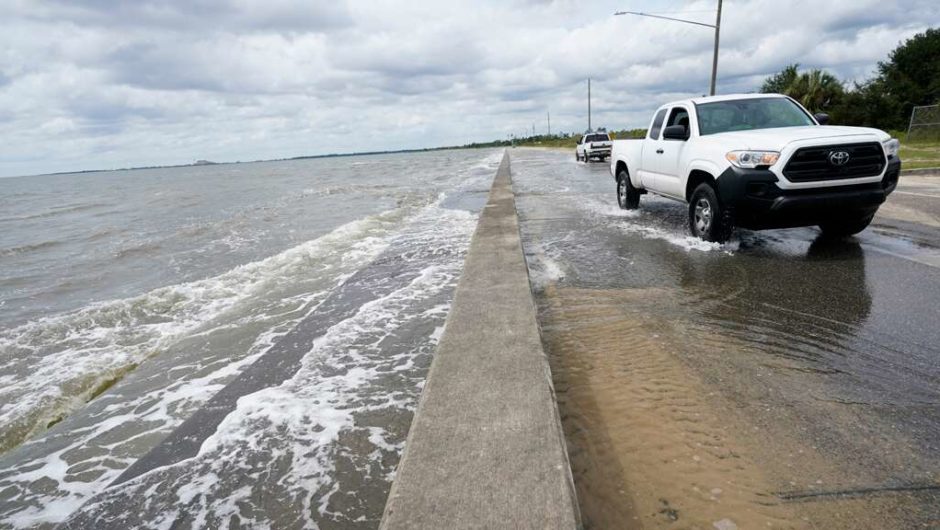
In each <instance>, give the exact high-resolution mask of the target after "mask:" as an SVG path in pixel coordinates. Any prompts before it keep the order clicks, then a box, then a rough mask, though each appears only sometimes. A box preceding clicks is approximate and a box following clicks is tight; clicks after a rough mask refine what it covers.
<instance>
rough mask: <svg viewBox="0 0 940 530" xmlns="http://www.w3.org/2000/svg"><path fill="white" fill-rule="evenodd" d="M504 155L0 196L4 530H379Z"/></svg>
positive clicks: (357, 161) (371, 162) (172, 175)
mask: <svg viewBox="0 0 940 530" xmlns="http://www.w3.org/2000/svg"><path fill="white" fill-rule="evenodd" d="M501 157H502V152H501V151H495V150H493V151H479V150H468V151H441V152H433V153H420V154H394V155H375V156H363V157H348V158H331V159H315V160H297V161H283V162H263V163H251V164H235V165H217V166H200V167H186V168H168V169H153V170H137V171H115V172H102V173H85V174H74V175H51V176H39V177H23V178H13V179H0V528H35V527H39V528H42V527H52V526H55V525H57V524H59V523H66V524H65V526H66V527H68V528H137V527H144V528H170V527H172V528H207V527H208V528H213V527H243V528H250V527H270V526H274V527H279V528H373V527H376V526H377V524H378V520H379V518H380V517H381V510H382V508H383V506H384V498H385V496H386V495H387V491H388V487H389V485H390V481H391V478H392V475H393V473H394V469H395V465H396V464H397V462H398V457H399V454H400V452H401V449H402V446H403V443H404V439H405V437H406V435H407V428H408V426H409V424H410V420H411V414H412V411H413V410H414V407H415V405H416V402H417V398H418V396H419V394H420V389H421V386H422V384H423V381H424V376H425V374H426V370H427V367H428V365H429V363H430V359H431V356H432V355H433V351H434V346H435V344H436V341H437V338H438V337H439V335H440V332H441V330H442V327H443V323H444V319H445V317H446V314H447V310H448V308H449V304H450V300H451V296H452V294H453V289H454V287H455V286H456V281H457V279H458V277H459V274H460V270H461V266H462V264H463V256H464V253H465V251H466V248H467V246H468V244H469V240H470V237H471V235H472V232H473V229H474V228H475V225H476V218H477V216H478V214H479V211H480V209H481V208H482V206H483V204H484V203H485V198H486V193H487V192H488V189H489V184H490V182H491V180H492V177H493V174H494V173H495V170H496V167H497V166H498V164H499V161H500V159H501ZM278 356H284V357H285V358H288V357H291V356H293V357H295V358H296V359H295V361H296V362H293V361H292V362H293V364H291V363H287V364H286V365H285V366H288V367H289V369H287V368H284V367H283V366H282V367H281V368H279V369H280V370H282V371H284V373H283V374H275V375H278V377H274V378H273V379H272V380H273V381H274V383H273V384H271V385H269V386H267V387H265V388H262V389H261V390H257V389H252V390H251V391H247V390H245V391H243V392H241V393H236V395H237V402H236V404H235V405H234V406H233V408H232V409H231V410H226V411H225V413H224V414H221V415H220V417H219V418H218V422H217V425H215V424H213V425H215V428H214V429H213V430H212V431H211V435H209V436H207V437H205V438H204V439H198V440H196V447H197V448H198V450H197V451H196V452H195V454H194V455H188V456H187V458H185V459H184V460H182V461H179V462H170V465H167V466H157V467H156V468H154V469H148V470H146V471H145V472H143V473H142V474H135V475H134V476H131V477H129V479H128V480H124V481H122V482H120V483H119V484H114V482H115V479H117V478H118V477H119V476H121V475H122V473H124V472H125V471H127V470H128V468H130V467H131V466H132V465H133V464H135V462H138V460H140V459H141V458H143V457H145V456H146V455H148V453H151V451H152V450H153V449H154V448H155V447H159V446H160V444H161V442H162V441H163V440H164V439H165V438H166V437H167V436H168V435H170V434H171V433H172V432H173V431H174V430H175V429H176V428H177V427H179V426H180V425H181V424H183V423H184V422H185V420H186V419H187V418H190V417H191V416H193V415H194V414H195V413H196V412H197V411H199V410H200V409H201V408H202V407H203V405H205V404H206V403H207V402H209V400H210V399H212V398H213V396H215V395H216V394H217V393H218V392H219V391H220V390H222V389H223V388H226V386H227V385H228V386H229V390H231V389H232V386H233V385H234V386H236V387H237V382H238V377H239V375H240V374H243V373H245V372H246V370H249V368H250V367H251V366H252V365H253V364H254V363H255V362H256V361H259V360H262V359H267V360H270V359H271V358H272V357H278ZM255 368H256V369H257V367H255ZM275 371H276V370H275ZM233 382H235V383H233ZM237 390H238V389H237V388H236V391H237ZM125 478H127V477H125Z"/></svg>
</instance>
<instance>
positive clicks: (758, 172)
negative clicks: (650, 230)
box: [610, 94, 901, 242]
mask: <svg viewBox="0 0 940 530" xmlns="http://www.w3.org/2000/svg"><path fill="white" fill-rule="evenodd" d="M828 121H829V117H828V116H827V115H825V114H816V115H815V116H814V115H812V114H810V113H809V112H808V111H807V110H806V109H805V108H803V107H802V106H801V105H800V104H799V103H797V102H796V101H794V100H793V99H791V98H789V97H787V96H782V95H779V94H741V95H730V96H712V97H703V98H695V99H688V100H683V101H676V102H673V103H667V104H666V105H663V106H662V107H660V108H659V109H658V110H657V111H656V113H655V114H654V116H653V120H652V122H651V123H650V127H649V130H648V132H647V135H646V138H644V139H639V140H615V141H614V142H613V150H612V153H611V158H610V172H611V175H613V177H614V179H615V180H616V182H617V202H618V204H619V205H620V207H621V208H624V209H633V208H637V207H638V206H639V203H640V196H641V195H643V194H645V193H646V192H648V191H649V192H653V193H655V194H657V195H661V196H663V197H668V198H671V199H676V200H679V201H682V202H684V203H686V204H688V207H689V229H690V231H691V232H692V234H693V235H695V236H698V237H700V238H702V239H705V240H706V241H717V242H724V241H726V240H727V239H728V238H729V237H730V236H731V232H732V231H733V230H734V227H736V226H740V227H744V228H750V229H754V230H759V229H765V228H789V227H797V226H814V225H818V226H819V227H820V229H821V230H822V233H823V234H824V235H826V236H833V237H844V236H848V235H852V234H856V233H858V232H861V231H862V230H864V229H865V228H866V227H867V226H868V224H869V223H870V222H871V220H872V218H873V217H874V215H875V212H876V211H877V210H878V207H879V206H880V205H881V203H883V202H884V201H885V198H886V197H887V196H888V194H890V193H891V192H892V191H894V188H895V187H896V186H897V183H898V177H899V175H900V171H901V160H900V158H899V156H898V149H899V147H900V145H899V143H898V141H897V140H895V139H893V138H891V136H890V135H889V134H887V133H885V132H883V131H880V130H877V129H868V128H863V127H837V126H829V125H826V124H827V123H828Z"/></svg>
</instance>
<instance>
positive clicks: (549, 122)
mask: <svg viewBox="0 0 940 530" xmlns="http://www.w3.org/2000/svg"><path fill="white" fill-rule="evenodd" d="M545 115H546V116H547V117H548V135H549V136H551V135H552V111H550V110H547V111H545Z"/></svg>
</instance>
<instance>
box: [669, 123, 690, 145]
mask: <svg viewBox="0 0 940 530" xmlns="http://www.w3.org/2000/svg"><path fill="white" fill-rule="evenodd" d="M663 138H665V139H666V140H682V141H683V142H684V141H686V140H688V139H689V131H688V129H686V127H685V125H670V126H669V127H666V128H665V129H663Z"/></svg>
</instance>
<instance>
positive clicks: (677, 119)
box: [666, 107, 690, 134]
mask: <svg viewBox="0 0 940 530" xmlns="http://www.w3.org/2000/svg"><path fill="white" fill-rule="evenodd" d="M673 125H682V126H684V127H685V130H686V133H687V134H688V133H690V131H689V111H687V110H685V109H684V108H682V107H675V108H674V109H672V113H670V114H669V121H668V122H666V126H667V127H671V126H673Z"/></svg>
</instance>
